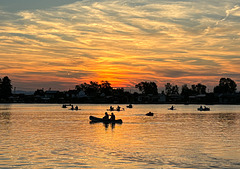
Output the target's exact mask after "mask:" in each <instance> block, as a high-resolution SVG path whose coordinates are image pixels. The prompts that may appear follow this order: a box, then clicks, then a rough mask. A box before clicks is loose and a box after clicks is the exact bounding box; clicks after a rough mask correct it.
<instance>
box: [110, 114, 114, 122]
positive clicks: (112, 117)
mask: <svg viewBox="0 0 240 169" xmlns="http://www.w3.org/2000/svg"><path fill="white" fill-rule="evenodd" d="M110 120H111V121H115V115H114V114H113V113H112V114H111V118H110Z"/></svg>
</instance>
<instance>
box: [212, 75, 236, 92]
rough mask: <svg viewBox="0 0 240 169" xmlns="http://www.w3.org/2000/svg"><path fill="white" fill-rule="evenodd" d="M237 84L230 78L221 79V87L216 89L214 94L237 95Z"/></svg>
mask: <svg viewBox="0 0 240 169" xmlns="http://www.w3.org/2000/svg"><path fill="white" fill-rule="evenodd" d="M236 90H237V84H236V83H235V82H234V81H233V80H232V79H230V78H221V79H220V80H219V85H218V86H216V87H214V93H235V92H236Z"/></svg>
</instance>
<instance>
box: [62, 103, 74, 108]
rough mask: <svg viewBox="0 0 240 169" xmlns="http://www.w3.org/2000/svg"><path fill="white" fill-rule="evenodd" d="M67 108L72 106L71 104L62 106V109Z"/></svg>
mask: <svg viewBox="0 0 240 169" xmlns="http://www.w3.org/2000/svg"><path fill="white" fill-rule="evenodd" d="M67 106H72V105H71V104H63V105H62V108H67Z"/></svg>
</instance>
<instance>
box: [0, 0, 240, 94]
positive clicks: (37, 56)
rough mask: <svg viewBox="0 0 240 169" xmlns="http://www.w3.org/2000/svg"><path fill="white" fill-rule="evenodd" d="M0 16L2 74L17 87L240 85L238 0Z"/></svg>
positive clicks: (76, 7)
mask: <svg viewBox="0 0 240 169" xmlns="http://www.w3.org/2000/svg"><path fill="white" fill-rule="evenodd" d="M0 14H1V17H0V20H1V23H0V25H1V27H0V77H3V76H9V78H10V79H11V80H12V84H13V86H14V87H16V88H17V90H32V91H33V90H36V89H39V88H45V89H48V88H52V89H54V90H68V89H73V88H74V87H75V85H77V84H81V83H84V82H86V83H89V82H90V81H97V82H101V81H102V80H104V81H109V82H110V83H111V84H112V86H113V87H124V88H128V89H131V88H134V86H135V85H136V84H137V83H139V82H141V81H153V82H156V83H157V85H158V87H159V88H164V85H165V84H166V83H168V82H170V83H173V84H177V85H179V86H181V85H183V84H188V85H192V84H197V83H202V84H205V85H206V86H208V87H209V88H212V87H213V86H216V85H218V81H219V79H220V78H221V77H229V78H231V79H233V80H234V81H235V82H236V83H237V84H239V83H240V73H239V72H240V67H239V64H240V29H239V28H240V22H239V20H240V4H239V3H237V1H228V0H223V1H221V2H219V1H211V2H209V1H192V2H191V1H161V2H159V1H157V0H153V1H147V0H143V1H135V2H133V1H111V2H109V1H106V0H101V1H85V0H83V1H77V0H76V1H75V2H72V3H69V4H63V5H60V6H59V5H58V6H57V5H56V6H51V7H48V8H41V9H36V8H34V9H33V8H31V9H19V10H15V11H13V10H12V11H10V10H7V9H5V8H4V6H3V5H2V6H1V3H0Z"/></svg>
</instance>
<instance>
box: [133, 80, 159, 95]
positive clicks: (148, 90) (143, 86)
mask: <svg viewBox="0 0 240 169" xmlns="http://www.w3.org/2000/svg"><path fill="white" fill-rule="evenodd" d="M135 88H137V89H138V90H139V91H141V92H142V93H143V94H154V95H156V94H158V88H157V85H156V83H155V82H140V83H138V84H137V85H135Z"/></svg>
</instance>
